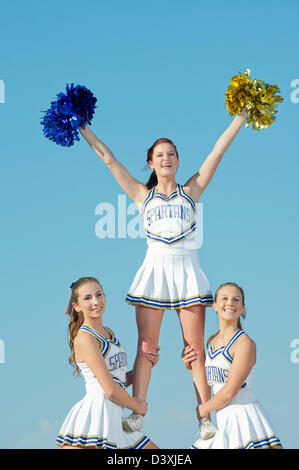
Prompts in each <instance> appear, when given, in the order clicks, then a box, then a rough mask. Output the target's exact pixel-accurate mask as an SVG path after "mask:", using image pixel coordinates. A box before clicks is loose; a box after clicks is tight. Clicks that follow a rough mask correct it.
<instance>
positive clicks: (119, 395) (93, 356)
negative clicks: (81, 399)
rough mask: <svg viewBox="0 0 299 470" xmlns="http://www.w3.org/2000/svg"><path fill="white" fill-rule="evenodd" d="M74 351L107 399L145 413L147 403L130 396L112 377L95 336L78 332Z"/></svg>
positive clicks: (136, 411)
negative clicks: (90, 372)
mask: <svg viewBox="0 0 299 470" xmlns="http://www.w3.org/2000/svg"><path fill="white" fill-rule="evenodd" d="M76 353H77V354H80V358H83V361H84V362H86V364H87V365H88V367H89V369H90V370H91V371H92V372H93V374H94V376H95V378H96V379H97V381H98V382H99V384H100V385H101V387H102V388H103V390H104V392H105V395H106V396H107V398H108V399H109V400H111V401H113V402H114V403H116V404H117V405H119V406H122V407H125V408H128V409H130V410H132V411H134V412H135V413H137V414H140V415H143V416H144V415H145V414H146V412H147V403H146V402H145V401H140V400H137V399H135V398H133V397H131V395H129V393H128V392H127V391H126V390H124V389H123V388H121V386H120V385H118V384H117V383H116V382H115V381H114V380H113V379H112V376H111V374H110V372H109V370H108V368H107V365H106V362H105V360H104V358H103V356H102V353H101V351H100V348H99V343H98V340H97V339H96V338H93V337H92V336H90V335H89V334H88V333H84V332H81V333H79V334H78V335H77V336H76V338H75V355H76Z"/></svg>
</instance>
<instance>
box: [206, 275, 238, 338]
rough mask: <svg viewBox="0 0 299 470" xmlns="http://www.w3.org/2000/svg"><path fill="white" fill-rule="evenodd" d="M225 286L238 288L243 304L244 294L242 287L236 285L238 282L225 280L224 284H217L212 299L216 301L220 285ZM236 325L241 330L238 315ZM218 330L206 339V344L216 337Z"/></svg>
mask: <svg viewBox="0 0 299 470" xmlns="http://www.w3.org/2000/svg"><path fill="white" fill-rule="evenodd" d="M226 286H231V287H236V288H237V289H239V291H240V293H241V296H242V303H243V305H245V294H244V291H243V289H242V287H240V286H238V284H236V283H235V282H225V283H224V284H221V286H219V287H218V289H217V290H216V292H215V296H214V300H215V301H216V299H217V295H218V294H219V291H220V290H221V289H222V287H226ZM237 327H238V328H239V330H243V327H242V323H241V320H240V317H239V318H238V323H237ZM219 332H220V330H218V331H217V333H215V334H214V335H212V336H211V337H210V338H209V339H208V341H207V346H208V344H209V343H210V341H213V339H214V338H216V336H217V335H218V333H219Z"/></svg>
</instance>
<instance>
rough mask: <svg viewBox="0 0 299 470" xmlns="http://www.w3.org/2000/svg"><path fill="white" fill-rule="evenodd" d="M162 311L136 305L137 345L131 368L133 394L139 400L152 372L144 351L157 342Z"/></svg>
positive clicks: (142, 397) (144, 397)
mask: <svg viewBox="0 0 299 470" xmlns="http://www.w3.org/2000/svg"><path fill="white" fill-rule="evenodd" d="M163 313H164V310H159V309H156V308H149V307H143V306H138V307H136V322H137V328H138V345H137V355H136V359H135V363H134V369H133V370H134V373H133V396H134V397H136V398H140V399H141V400H145V399H146V395H147V390H148V386H149V382H150V378H151V372H152V363H151V362H150V361H149V360H148V359H147V358H146V356H145V353H147V352H148V351H149V350H150V349H152V348H153V346H156V345H157V344H158V341H159V334H160V327H161V322H162V318H163Z"/></svg>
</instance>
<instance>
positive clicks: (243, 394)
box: [205, 330, 257, 408]
mask: <svg viewBox="0 0 299 470" xmlns="http://www.w3.org/2000/svg"><path fill="white" fill-rule="evenodd" d="M244 334H246V333H245V331H243V330H238V331H237V332H236V333H235V334H234V336H233V337H232V338H231V339H230V341H229V342H228V343H227V345H226V346H222V347H221V348H218V349H215V350H214V349H213V342H214V340H213V341H211V342H210V343H209V345H208V351H207V355H206V362H205V368H206V377H207V382H208V384H209V386H210V387H212V390H213V394H215V393H217V392H218V391H219V390H221V388H222V387H223V386H224V385H225V384H226V382H227V378H228V372H229V369H230V367H231V364H232V362H233V358H232V356H231V354H230V350H231V347H232V345H233V344H234V343H235V342H236V341H237V340H238V339H239V338H240V336H242V335H244ZM253 375H254V367H253V368H252V369H251V371H250V372H249V374H248V376H247V377H246V379H245V382H244V383H243V384H242V385H241V388H240V390H239V391H238V393H237V395H235V397H234V398H233V399H232V401H231V402H230V403H229V405H228V406H231V405H237V404H245V403H253V402H255V401H257V398H256V396H255V393H254V391H253V389H252V383H253ZM225 408H227V407H225Z"/></svg>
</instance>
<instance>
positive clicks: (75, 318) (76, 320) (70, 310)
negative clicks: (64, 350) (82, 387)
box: [65, 276, 103, 375]
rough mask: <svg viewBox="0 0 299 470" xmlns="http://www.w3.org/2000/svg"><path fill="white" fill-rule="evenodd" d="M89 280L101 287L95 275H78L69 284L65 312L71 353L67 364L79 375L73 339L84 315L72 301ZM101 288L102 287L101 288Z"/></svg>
mask: <svg viewBox="0 0 299 470" xmlns="http://www.w3.org/2000/svg"><path fill="white" fill-rule="evenodd" d="M89 282H97V283H98V284H99V286H100V287H101V289H102V286H101V284H100V283H99V281H98V280H97V279H96V278H95V277H91V276H86V277H80V279H78V280H77V281H75V282H73V284H72V285H71V287H70V289H71V295H70V298H69V303H68V306H67V309H66V312H65V313H66V314H68V315H69V316H70V320H69V324H68V330H67V340H68V343H69V347H70V350H71V355H70V357H69V360H68V361H69V364H71V366H73V367H74V369H75V371H74V373H75V374H77V375H80V369H79V367H78V366H77V363H76V360H75V351H74V340H75V338H76V336H77V333H78V331H79V328H80V327H81V326H82V324H83V322H84V316H83V313H82V312H77V311H76V310H75V309H74V307H73V303H75V304H76V303H77V302H78V289H79V287H81V286H83V285H84V284H88V283H89ZM102 290H103V289H102Z"/></svg>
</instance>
